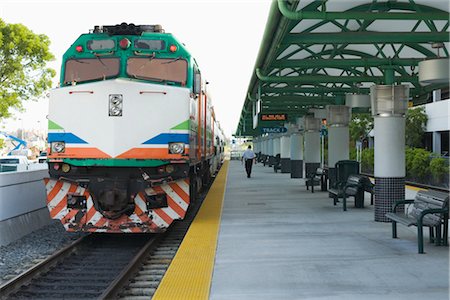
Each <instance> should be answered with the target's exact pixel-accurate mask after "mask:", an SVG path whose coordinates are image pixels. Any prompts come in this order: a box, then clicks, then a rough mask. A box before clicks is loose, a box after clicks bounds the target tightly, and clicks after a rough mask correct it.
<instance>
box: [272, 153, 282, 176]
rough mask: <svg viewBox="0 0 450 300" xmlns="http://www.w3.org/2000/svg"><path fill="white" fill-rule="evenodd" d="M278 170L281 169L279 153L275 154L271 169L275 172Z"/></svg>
mask: <svg viewBox="0 0 450 300" xmlns="http://www.w3.org/2000/svg"><path fill="white" fill-rule="evenodd" d="M278 170H281V155H280V154H277V155H275V158H274V160H273V171H274V172H275V173H278Z"/></svg>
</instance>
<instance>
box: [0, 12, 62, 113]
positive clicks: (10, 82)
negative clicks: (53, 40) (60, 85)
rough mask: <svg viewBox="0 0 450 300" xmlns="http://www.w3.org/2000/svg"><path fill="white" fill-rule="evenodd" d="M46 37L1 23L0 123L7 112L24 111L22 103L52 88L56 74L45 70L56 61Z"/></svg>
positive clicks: (19, 26)
mask: <svg viewBox="0 0 450 300" xmlns="http://www.w3.org/2000/svg"><path fill="white" fill-rule="evenodd" d="M49 45H50V40H49V38H48V37H47V36H46V35H43V34H35V33H33V32H32V31H31V30H29V29H28V28H27V27H25V26H24V25H22V24H6V23H5V22H3V21H2V20H1V19H0V61H1V64H0V99H1V101H0V119H1V118H5V117H8V116H9V112H8V109H9V108H10V107H14V108H17V109H20V108H22V101H24V100H29V99H32V98H36V97H39V96H41V95H42V93H43V92H44V91H45V90H47V89H48V88H50V87H51V79H52V77H53V76H55V74H56V72H55V71H54V70H53V69H50V68H46V64H47V62H49V61H51V60H53V59H54V57H53V54H51V53H50V51H49Z"/></svg>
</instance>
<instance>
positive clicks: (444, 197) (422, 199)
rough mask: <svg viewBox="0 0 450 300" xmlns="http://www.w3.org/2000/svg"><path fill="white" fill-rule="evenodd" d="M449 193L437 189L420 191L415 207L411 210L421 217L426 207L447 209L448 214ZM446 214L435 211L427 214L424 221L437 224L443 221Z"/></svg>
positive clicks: (415, 200) (415, 199)
mask: <svg viewBox="0 0 450 300" xmlns="http://www.w3.org/2000/svg"><path fill="white" fill-rule="evenodd" d="M448 202H449V194H448V193H443V192H437V191H418V192H417V194H416V197H415V198H414V204H413V208H412V210H411V212H410V214H411V215H413V216H414V217H416V218H417V217H419V216H420V214H421V213H422V212H423V211H424V210H426V209H434V208H436V209H447V214H448ZM443 215H444V214H441V213H435V214H427V215H426V216H425V217H424V219H423V222H424V224H429V225H437V224H439V222H441V219H442V218H443V217H444V216H443Z"/></svg>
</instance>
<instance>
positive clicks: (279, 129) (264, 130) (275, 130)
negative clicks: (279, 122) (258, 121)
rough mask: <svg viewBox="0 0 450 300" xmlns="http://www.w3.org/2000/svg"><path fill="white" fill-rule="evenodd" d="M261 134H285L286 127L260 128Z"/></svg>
mask: <svg viewBox="0 0 450 300" xmlns="http://www.w3.org/2000/svg"><path fill="white" fill-rule="evenodd" d="M261 132H262V133H283V132H287V128H286V127H262V128H261Z"/></svg>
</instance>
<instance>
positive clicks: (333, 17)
mask: <svg viewBox="0 0 450 300" xmlns="http://www.w3.org/2000/svg"><path fill="white" fill-rule="evenodd" d="M448 11H449V2H448V0H396V1H395V0H389V1H386V0H384V1H382V0H365V1H364V0H352V1H343V0H316V1H311V0H308V1H306V0H301V1H298V0H288V1H283V0H274V1H273V2H272V6H271V8H270V13H269V17H268V21H267V24H266V29H265V32H264V36H263V39H262V43H261V46H260V49H259V52H258V55H257V57H256V63H255V67H254V70H253V75H252V77H251V79H250V83H249V86H248V90H247V95H246V97H245V101H244V105H243V108H242V111H241V116H240V120H239V124H238V127H237V130H236V135H238V136H257V135H259V134H260V133H261V127H264V126H274V125H282V123H276V122H273V121H271V122H270V123H265V122H261V121H258V125H257V126H256V127H255V128H253V127H254V126H253V124H254V122H253V118H254V115H256V111H259V108H260V109H261V110H260V114H265V113H272V114H277V113H280V114H281V113H285V114H288V116H289V118H288V121H289V122H295V119H296V118H297V117H301V116H303V115H305V114H307V113H308V109H309V108H323V107H324V106H325V105H327V104H343V103H344V101H345V94H346V93H361V94H368V93H369V88H370V86H372V85H374V84H408V85H409V86H411V101H413V102H414V103H416V104H417V103H423V102H425V101H426V99H427V97H430V92H432V91H433V90H434V89H442V88H448V83H445V84H442V83H441V84H439V85H427V86H422V85H420V84H419V81H418V64H419V62H421V61H423V60H426V59H432V58H439V57H444V58H448V57H449V12H448ZM257 100H261V101H257ZM257 105H259V107H257Z"/></svg>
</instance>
